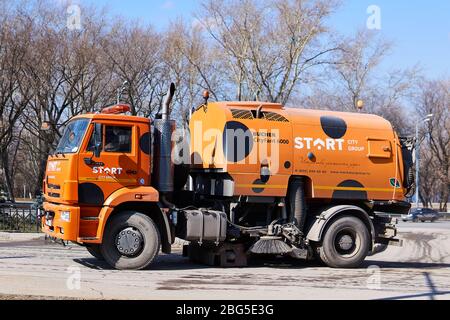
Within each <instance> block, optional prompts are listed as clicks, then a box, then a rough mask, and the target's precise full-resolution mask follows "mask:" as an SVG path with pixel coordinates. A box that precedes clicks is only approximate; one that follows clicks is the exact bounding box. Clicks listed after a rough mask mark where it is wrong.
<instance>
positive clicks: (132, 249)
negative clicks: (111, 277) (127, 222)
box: [116, 227, 144, 257]
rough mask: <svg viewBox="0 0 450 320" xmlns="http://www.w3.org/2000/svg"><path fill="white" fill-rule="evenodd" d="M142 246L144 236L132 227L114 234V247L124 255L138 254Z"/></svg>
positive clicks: (132, 255)
mask: <svg viewBox="0 0 450 320" xmlns="http://www.w3.org/2000/svg"><path fill="white" fill-rule="evenodd" d="M143 248H144V237H143V236H142V234H141V232H140V231H139V230H138V229H136V228H133V227H128V228H125V229H123V230H121V231H120V232H119V233H118V234H117V236H116V249H117V251H119V253H120V254H121V255H123V256H126V257H135V256H138V255H139V254H140V253H141V252H142V249H143Z"/></svg>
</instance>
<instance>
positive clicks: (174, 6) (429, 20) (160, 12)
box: [74, 0, 450, 78]
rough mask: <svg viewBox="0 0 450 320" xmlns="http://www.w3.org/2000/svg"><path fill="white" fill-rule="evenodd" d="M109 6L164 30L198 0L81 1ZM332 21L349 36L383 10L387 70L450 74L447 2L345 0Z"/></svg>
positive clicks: (193, 8) (188, 17) (195, 7)
mask: <svg viewBox="0 0 450 320" xmlns="http://www.w3.org/2000/svg"><path fill="white" fill-rule="evenodd" d="M74 2H81V3H89V4H94V5H95V6H97V7H103V6H106V7H107V8H108V9H109V11H110V12H111V14H112V15H113V16H114V15H122V16H126V17H129V18H133V19H137V20H140V21H142V22H144V23H151V24H152V25H154V26H155V27H156V28H157V29H164V28H165V27H166V26H167V24H168V22H169V21H170V20H173V19H176V18H177V17H184V18H185V19H186V20H188V21H189V20H192V19H193V14H194V13H195V11H196V10H198V9H199V7H200V0H128V1H127V0H78V1H76V0H75V1H74ZM342 2H343V5H342V6H341V8H340V9H339V10H338V12H336V13H335V14H334V15H333V16H332V17H331V19H330V21H329V25H330V26H331V27H334V28H336V29H337V30H338V31H339V32H341V33H343V34H346V35H349V34H352V33H354V32H355V31H356V30H357V29H359V28H363V27H365V26H366V21H367V19H368V18H369V14H368V13H367V8H368V7H369V6H370V5H377V6H378V7H379V8H380V9H381V30H380V31H378V32H381V33H382V34H383V35H384V36H385V37H386V38H387V39H389V40H391V41H392V42H393V44H394V48H393V50H392V53H391V55H390V56H388V57H387V58H386V60H385V62H384V64H383V69H385V70H389V69H391V68H395V69H396V68H408V67H412V66H414V65H416V64H420V66H421V68H422V71H423V73H424V74H425V75H426V76H428V77H431V78H433V77H441V76H447V77H448V76H450V1H449V0H428V1H425V0H409V1H408V0H390V1H389V0H343V1H342Z"/></svg>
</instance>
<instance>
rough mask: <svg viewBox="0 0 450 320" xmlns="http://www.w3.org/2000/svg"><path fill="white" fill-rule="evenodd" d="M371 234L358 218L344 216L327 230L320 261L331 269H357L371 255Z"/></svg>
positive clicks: (320, 247)
mask: <svg viewBox="0 0 450 320" xmlns="http://www.w3.org/2000/svg"><path fill="white" fill-rule="evenodd" d="M369 246H370V234H369V230H368V229H367V227H366V225H365V224H364V223H363V222H362V221H361V220H360V219H358V218H356V217H351V216H343V217H340V218H338V219H337V220H335V221H333V222H332V223H331V225H329V226H328V228H327V229H326V230H325V235H324V236H323V241H322V244H321V245H320V246H319V248H318V251H319V256H320V259H321V260H322V261H323V262H324V263H325V264H326V265H327V266H329V267H331V268H357V267H359V266H360V265H361V263H362V262H363V261H364V259H365V258H366V257H367V254H368V253H369Z"/></svg>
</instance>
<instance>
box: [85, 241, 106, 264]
mask: <svg viewBox="0 0 450 320" xmlns="http://www.w3.org/2000/svg"><path fill="white" fill-rule="evenodd" d="M86 249H87V251H88V252H89V253H90V254H91V255H92V256H93V257H94V258H96V259H98V260H101V261H103V260H105V258H103V255H102V253H101V251H100V245H99V244H86Z"/></svg>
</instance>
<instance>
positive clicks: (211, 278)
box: [0, 222, 450, 300]
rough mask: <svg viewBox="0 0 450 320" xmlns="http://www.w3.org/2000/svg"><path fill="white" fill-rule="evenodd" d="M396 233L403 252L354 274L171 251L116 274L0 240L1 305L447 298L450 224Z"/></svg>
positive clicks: (81, 257) (67, 253)
mask: <svg viewBox="0 0 450 320" xmlns="http://www.w3.org/2000/svg"><path fill="white" fill-rule="evenodd" d="M399 231H400V232H401V233H400V236H401V238H403V239H404V246H403V247H401V248H400V247H390V248H389V249H388V250H387V251H385V252H383V253H380V254H378V255H375V256H372V257H369V258H367V260H366V262H365V263H364V266H363V267H362V268H360V269H352V270H339V269H330V268H326V267H323V266H320V265H318V264H315V263H311V262H303V261H293V260H289V259H284V260H273V261H256V262H254V263H253V265H252V266H251V267H248V268H233V269H221V268H211V267H205V266H202V265H197V264H193V263H191V262H190V261H189V260H187V259H186V258H183V257H182V256H181V254H180V251H181V248H180V247H174V249H175V253H174V254H171V255H162V256H160V257H159V258H158V260H157V262H156V264H155V265H154V266H153V268H152V269H151V270H146V271H116V270H111V269H110V268H108V266H107V265H106V264H104V263H101V262H98V261H97V260H95V259H93V258H91V256H90V255H89V254H88V253H87V252H86V251H85V249H84V248H82V247H78V246H75V245H70V246H68V247H62V246H60V245H56V244H52V243H47V242H45V241H44V240H32V241H30V240H29V239H26V237H23V236H22V237H12V238H11V237H7V236H3V237H2V236H0V299H2V298H3V299H15V298H25V299H34V298H39V299H48V298H57V299H67V298H69V299H71V298H75V299H251V300H263V299H264V300H271V299H275V300H276V299H398V300H401V299H436V300H439V299H450V241H449V240H450V222H436V223H414V224H413V223H400V225H399Z"/></svg>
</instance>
